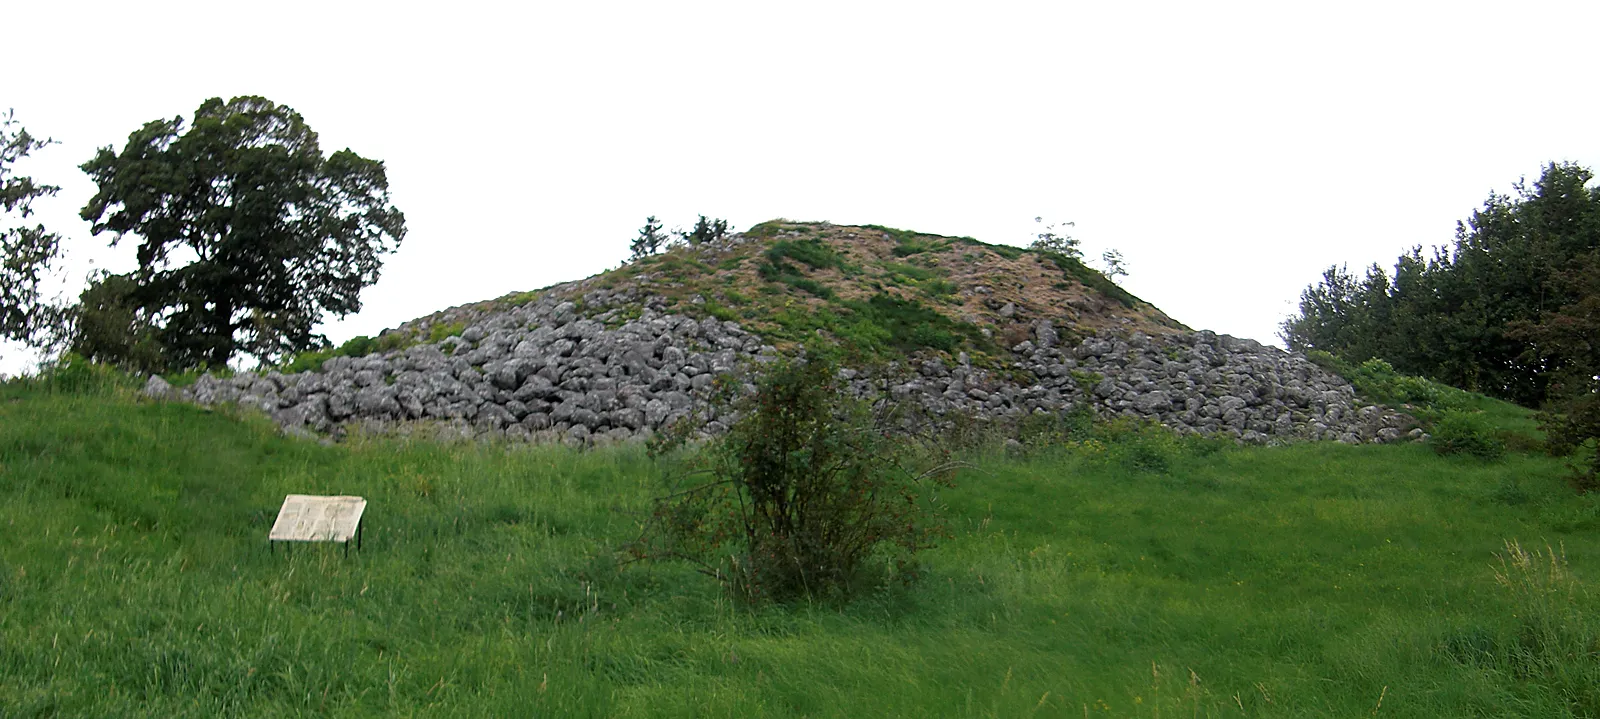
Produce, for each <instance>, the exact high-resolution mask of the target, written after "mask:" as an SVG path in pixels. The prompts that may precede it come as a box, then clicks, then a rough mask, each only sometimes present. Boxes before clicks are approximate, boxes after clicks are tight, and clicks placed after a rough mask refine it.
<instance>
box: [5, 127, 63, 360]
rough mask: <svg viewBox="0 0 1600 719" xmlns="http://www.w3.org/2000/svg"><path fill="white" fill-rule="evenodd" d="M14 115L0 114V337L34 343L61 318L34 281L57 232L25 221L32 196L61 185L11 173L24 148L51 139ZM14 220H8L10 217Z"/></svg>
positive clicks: (54, 251)
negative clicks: (36, 134) (0, 254)
mask: <svg viewBox="0 0 1600 719" xmlns="http://www.w3.org/2000/svg"><path fill="white" fill-rule="evenodd" d="M51 142H52V141H51V140H49V139H43V140H41V139H39V138H37V137H34V136H33V135H30V134H28V130H27V129H26V128H24V127H22V125H21V124H19V123H18V122H17V121H16V116H15V113H14V112H13V111H9V110H8V111H7V112H6V114H5V115H4V116H0V218H4V219H6V220H7V221H6V222H4V223H3V224H0V252H4V253H5V254H4V256H3V257H0V339H7V340H15V341H19V342H24V343H27V344H34V345H37V344H39V343H40V342H41V340H43V339H44V336H46V335H49V334H51V330H53V329H56V328H58V327H59V325H60V320H61V319H63V317H64V314H63V309H62V308H61V307H60V306H58V305H56V304H54V303H52V302H50V301H49V300H47V299H45V298H44V297H43V296H42V294H41V292H40V288H39V285H40V282H41V280H43V279H44V278H45V276H46V275H47V274H48V273H49V272H50V269H51V265H52V263H54V262H55V260H56V259H57V258H58V257H59V256H60V250H61V237H60V236H59V235H57V234H55V233H53V232H49V231H46V230H45V228H44V225H37V224H35V225H32V226H29V224H28V222H27V218H28V217H29V216H30V215H32V214H33V201H34V200H36V199H39V198H41V197H48V196H51V195H54V194H56V192H57V191H59V190H60V189H61V188H59V187H56V186H54V185H41V184H38V183H37V182H34V180H33V178H31V177H28V176H26V175H18V174H16V170H15V165H16V162H17V161H18V160H21V159H22V158H24V157H27V156H28V153H31V152H33V151H34V150H38V149H41V148H43V147H45V146H46V145H49V144H51ZM13 217H14V218H16V220H20V221H21V222H20V223H19V224H16V225H15V226H12V224H13V223H12V221H11V218H13Z"/></svg>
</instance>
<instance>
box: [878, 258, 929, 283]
mask: <svg viewBox="0 0 1600 719" xmlns="http://www.w3.org/2000/svg"><path fill="white" fill-rule="evenodd" d="M883 268H884V270H886V271H887V272H888V273H889V277H891V278H893V277H897V276H899V277H909V278H911V279H913V280H916V281H918V282H921V281H923V280H927V279H932V278H934V277H937V276H938V273H937V272H934V271H933V270H930V269H928V268H926V267H918V266H916V265H908V264H905V263H904V262H887V263H884V265H883Z"/></svg>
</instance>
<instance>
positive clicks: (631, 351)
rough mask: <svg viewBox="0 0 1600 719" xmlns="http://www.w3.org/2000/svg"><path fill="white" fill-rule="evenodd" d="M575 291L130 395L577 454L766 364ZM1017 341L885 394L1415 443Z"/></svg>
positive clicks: (1237, 386) (755, 355)
mask: <svg viewBox="0 0 1600 719" xmlns="http://www.w3.org/2000/svg"><path fill="white" fill-rule="evenodd" d="M590 286H592V285H591V283H590V282H587V281H586V282H582V283H572V284H569V285H567V286H563V287H558V288H555V290H556V291H552V292H547V293H545V294H544V296H543V297H542V298H541V299H539V300H537V301H534V302H531V303H528V304H525V305H522V306H520V307H515V308H512V309H504V310H492V309H481V308H478V309H472V308H471V307H470V306H469V307H468V308H457V309H455V310H448V311H446V312H443V313H440V314H439V315H435V316H433V317H430V318H425V319H423V320H418V321H417V322H414V323H411V324H410V325H408V326H405V327H403V328H402V329H404V330H406V331H410V332H414V333H418V334H420V336H427V330H428V329H429V326H430V325H431V324H437V323H441V322H444V323H450V322H462V323H467V326H466V327H465V329H464V330H463V331H462V332H461V333H460V335H459V336H451V337H446V338H445V339H443V340H442V341H439V342H436V343H423V344H416V345H413V346H410V347H407V348H405V349H401V350H395V351H390V352H383V353H378V354H373V355H368V356H366V357H360V358H351V357H335V358H332V359H329V360H328V361H327V362H326V363H324V364H323V366H322V367H321V369H320V370H317V371H312V372H302V373H297V374H281V373H278V372H266V373H260V374H257V373H245V374H239V375H237V376H234V377H229V378H217V377H213V376H211V375H205V376H202V377H201V378H200V379H199V380H198V381H196V382H195V383H194V384H193V385H192V386H190V387H186V388H183V389H181V390H180V389H174V388H172V387H171V386H170V385H168V384H167V383H166V382H165V381H163V380H162V379H161V378H160V377H151V378H150V380H149V383H148V385H147V386H146V393H147V394H150V395H151V396H156V397H163V398H174V399H180V400H184V401H190V402H194V403H197V404H200V405H205V406H214V405H225V404H238V405H240V406H243V407H246V408H255V409H259V410H260V411H262V412H265V413H266V414H267V415H269V416H271V417H272V419H273V420H275V421H276V422H277V423H278V424H279V425H280V426H281V427H282V428H283V430H284V431H285V432H287V433H290V434H299V435H308V436H315V435H324V436H326V435H335V436H337V435H339V434H342V433H343V432H346V431H349V430H350V429H351V428H360V429H361V430H362V431H370V432H379V433H387V434H401V435H406V436H415V435H423V434H425V435H427V436H430V437H433V438H438V439H449V438H462V439H471V438H482V439H496V438H500V439H506V440H514V441H531V442H566V443H569V444H578V445H590V444H605V443H615V442H622V441H629V440H638V439H644V438H647V437H649V436H650V435H651V434H652V433H654V432H656V431H659V430H661V429H662V428H663V427H666V426H668V425H670V424H672V423H674V422H676V421H678V420H679V419H681V418H684V417H690V416H694V417H696V418H697V419H696V421H699V422H703V424H702V427H701V431H702V432H703V433H705V434H715V433H718V432H721V431H723V430H725V429H726V426H727V422H728V421H729V419H730V418H729V417H727V416H725V415H719V414H717V413H718V411H719V410H718V408H717V407H715V406H713V405H712V404H711V403H710V399H711V393H712V383H713V380H714V379H715V378H716V377H717V376H718V375H722V374H725V373H729V372H735V371H736V370H739V369H740V368H741V367H746V366H749V365H750V364H751V363H760V362H763V361H766V360H769V359H771V358H774V357H776V355H777V351H776V350H775V349H774V348H773V347H771V346H770V345H766V344H764V343H763V342H762V341H761V339H760V338H759V337H757V336H756V335H754V334H752V333H750V332H747V331H745V330H744V329H742V328H741V327H740V326H739V325H738V324H736V323H733V322H723V321H719V320H716V319H713V318H706V319H701V320H696V319H693V318H690V317H687V316H684V315H681V314H672V313H669V312H667V311H665V310H664V309H663V304H662V302H661V300H660V299H659V298H645V299H644V300H643V301H640V297H639V294H640V293H639V292H638V291H637V290H634V289H622V290H609V289H593V290H590V291H588V292H587V293H584V294H582V297H581V299H582V302H583V305H582V306H583V307H585V308H589V311H588V313H587V314H588V315H589V316H584V313H580V312H579V310H578V307H579V305H577V304H575V303H574V302H570V301H564V300H563V299H562V297H571V296H573V295H576V294H578V293H581V292H582V291H583V290H584V289H585V288H587V287H590ZM562 290H565V291H562ZM630 315H631V316H630ZM1030 334H1031V337H1032V339H1030V340H1028V341H1024V342H1021V343H1019V344H1017V345H1016V346H1015V347H1013V348H1012V350H1011V352H1012V358H1011V359H1012V361H1013V363H1014V364H1013V366H1012V367H1011V368H1010V371H1008V372H1004V373H999V372H995V371H990V370H986V369H982V368H977V367H974V366H972V365H971V364H970V362H969V361H968V358H967V356H966V354H965V353H962V354H960V355H959V356H958V357H957V358H956V361H955V362H954V363H953V365H951V364H947V363H946V362H944V361H941V360H938V359H925V360H921V361H910V362H909V363H908V365H907V366H905V367H904V368H903V369H902V373H901V375H900V376H899V377H898V378H897V379H895V380H893V381H891V382H889V383H888V389H889V393H890V395H891V397H893V398H894V399H897V400H903V401H912V402H917V403H920V404H921V405H922V407H923V408H924V409H926V410H927V411H929V412H931V413H932V414H934V415H936V416H937V415H946V414H949V413H963V414H966V415H969V416H972V417H974V418H975V419H978V420H980V421H986V420H987V421H993V420H1004V419H1018V418H1021V417H1022V416H1024V415H1026V414H1030V413H1040V412H1049V413H1054V412H1064V411H1070V410H1073V409H1075V408H1078V407H1084V406H1086V407H1089V408H1091V409H1092V410H1093V411H1094V412H1095V413H1096V414H1098V415H1099V416H1101V417H1117V416H1126V417H1133V418H1142V419H1149V420H1154V421H1157V422H1160V423H1162V424H1164V425H1166V426H1168V427H1170V428H1172V429H1173V430H1175V431H1177V432H1180V433H1198V434H1205V435H1216V436H1223V437H1230V438H1233V439H1235V440H1237V441H1240V442H1243V443H1248V444H1266V443H1273V442H1288V441H1295V440H1336V441H1339V442H1345V443H1352V444H1355V443H1381V442H1393V441H1400V440H1403V439H1415V438H1418V437H1420V436H1421V430H1418V429H1411V428H1412V427H1413V426H1414V424H1415V422H1414V421H1413V420H1411V419H1410V418H1409V417H1406V416H1405V415H1401V414H1398V413H1395V412H1393V411H1391V410H1389V409H1387V408H1385V407H1382V406H1377V405H1371V404H1367V403H1364V402H1362V401H1361V400H1360V399H1359V398H1358V397H1357V396H1356V393H1355V390H1354V388H1353V387H1351V385H1350V384H1349V382H1347V381H1345V380H1344V379H1343V378H1341V377H1339V376H1337V375H1334V374H1332V373H1330V372H1327V371H1325V370H1323V369H1322V368H1321V367H1319V366H1317V365H1315V364H1313V363H1312V362H1310V361H1309V360H1307V359H1306V358H1305V357H1303V356H1301V355H1297V354H1290V353H1287V352H1284V351H1282V350H1279V349H1276V348H1273V347H1267V346H1263V345H1261V344H1260V343H1257V342H1254V341H1252V340H1245V339H1238V338H1234V337H1230V336H1227V335H1217V334H1215V333H1212V332H1193V333H1182V334H1172V335H1165V336H1148V335H1144V334H1141V333H1131V334H1127V335H1125V336H1117V335H1114V334H1111V333H1109V332H1103V333H1101V334H1099V335H1096V336H1093V337H1089V338H1087V339H1084V340H1082V341H1081V342H1078V343H1077V344H1075V345H1070V346H1066V345H1063V344H1062V343H1061V342H1060V340H1059V335H1058V333H1057V331H1056V330H1055V328H1054V327H1053V326H1052V324H1051V323H1050V322H1048V321H1039V322H1036V323H1034V325H1033V326H1032V331H1031V333H1030ZM842 373H843V378H844V379H845V380H847V381H848V382H849V384H850V385H851V386H852V387H853V388H854V389H855V390H856V391H857V392H858V393H862V394H865V393H867V392H869V391H872V390H873V388H874V387H878V388H881V387H882V386H883V382H881V381H878V380H873V379H872V378H868V377H866V376H863V375H861V374H860V373H859V372H857V371H856V370H849V369H846V370H842ZM1002 375H1003V376H1002ZM1016 377H1027V378H1030V379H1031V380H1032V381H1029V382H1018V381H1014V379H1010V378H1016ZM745 388H746V390H747V391H748V390H750V389H753V387H751V386H750V385H748V384H746V385H745ZM723 411H725V410H723ZM1407 430H1410V431H1409V432H1408V431H1407Z"/></svg>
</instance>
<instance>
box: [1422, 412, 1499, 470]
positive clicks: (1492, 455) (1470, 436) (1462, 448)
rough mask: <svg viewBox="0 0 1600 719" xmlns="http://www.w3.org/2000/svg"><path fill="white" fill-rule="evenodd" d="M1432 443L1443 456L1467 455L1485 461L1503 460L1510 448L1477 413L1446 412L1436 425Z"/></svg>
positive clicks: (1434, 448) (1431, 438) (1430, 439)
mask: <svg viewBox="0 0 1600 719" xmlns="http://www.w3.org/2000/svg"><path fill="white" fill-rule="evenodd" d="M1428 444H1429V445H1430V446H1432V447H1433V450H1434V451H1435V452H1438V453H1439V454H1466V455H1471V456H1473V457H1477V458H1479V459H1483V460H1495V459H1499V458H1500V457H1501V455H1504V454H1505V451H1506V446H1505V443H1504V442H1501V441H1500V440H1499V439H1498V438H1496V437H1495V434H1494V430H1493V428H1491V427H1490V426H1489V424H1488V422H1486V421H1484V420H1483V418H1482V415H1480V414H1478V413H1476V412H1464V411H1461V410H1446V411H1445V412H1443V413H1442V414H1441V415H1440V416H1439V419H1438V420H1437V421H1435V422H1434V423H1433V427H1432V432H1431V433H1430V437H1429V439H1428Z"/></svg>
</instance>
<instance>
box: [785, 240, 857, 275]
mask: <svg viewBox="0 0 1600 719" xmlns="http://www.w3.org/2000/svg"><path fill="white" fill-rule="evenodd" d="M766 258H767V261H768V262H771V263H773V264H774V265H776V264H779V263H781V262H783V260H785V259H792V260H794V261H796V262H800V263H803V264H806V265H809V266H811V267H813V268H815V269H819V270H821V269H828V268H838V267H843V266H844V259H843V258H841V257H840V256H839V253H837V252H834V250H833V248H832V247H829V246H828V245H827V243H825V242H823V241H821V240H783V241H780V242H777V243H775V244H773V245H772V247H771V248H770V249H768V250H767V252H766Z"/></svg>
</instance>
